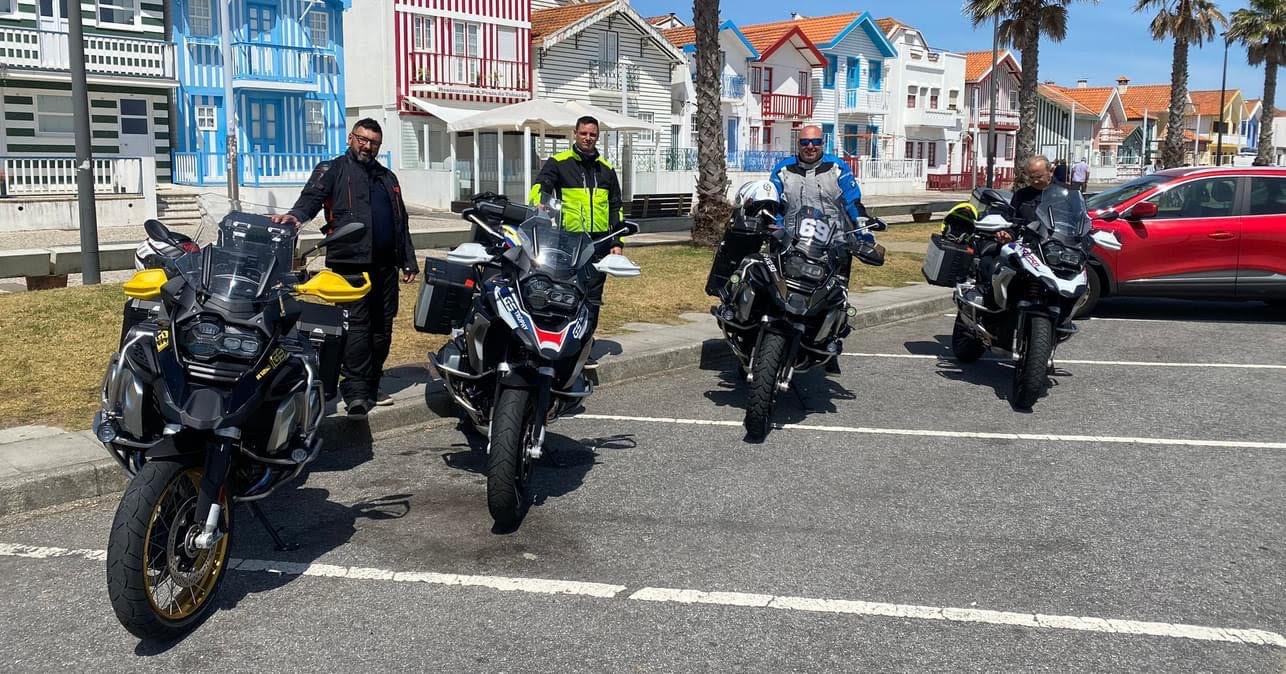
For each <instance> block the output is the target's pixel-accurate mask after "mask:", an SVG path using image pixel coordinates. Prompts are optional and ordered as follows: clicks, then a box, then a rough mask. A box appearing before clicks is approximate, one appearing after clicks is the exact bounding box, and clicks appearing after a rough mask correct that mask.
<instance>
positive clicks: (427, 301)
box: [416, 198, 640, 529]
mask: <svg viewBox="0 0 1286 674" xmlns="http://www.w3.org/2000/svg"><path fill="white" fill-rule="evenodd" d="M569 215H571V213H568V212H566V211H565V210H564V205H562V204H560V203H558V202H557V201H554V200H549V199H546V200H544V201H543V202H542V203H541V205H540V206H539V207H526V206H521V205H517V204H510V203H508V202H507V201H505V200H503V198H496V199H479V200H476V201H475V206H474V207H472V208H469V209H466V210H465V211H464V212H463V217H464V218H465V219H466V220H469V221H470V222H472V223H473V224H474V226H475V228H476V235H477V237H476V238H479V239H482V240H485V241H486V242H487V243H480V242H477V241H473V242H469V243H464V244H461V245H460V246H458V247H456V248H455V249H454V250H452V251H451V252H450V253H449V254H448V255H447V259H446V262H445V264H444V263H443V262H441V261H439V260H434V259H432V258H429V259H428V260H426V261H425V268H426V273H425V285H424V286H423V292H422V294H421V296H420V299H419V301H418V302H417V308H416V316H417V318H416V327H417V329H419V330H421V331H424V332H433V333H438V334H451V335H452V338H451V339H450V340H448V341H447V343H446V344H445V345H444V346H443V347H442V348H441V349H440V350H439V351H438V352H436V353H432V354H429V370H430V372H431V373H432V374H433V376H434V377H435V378H437V379H440V380H441V381H442V382H443V383H444V384H445V385H446V389H447V391H448V392H449V393H450V395H451V397H452V399H453V400H454V402H455V403H456V404H457V405H459V407H460V409H462V410H463V411H464V415H465V417H466V419H467V420H468V422H469V423H471V424H472V425H473V427H474V428H475V429H477V430H478V431H480V432H482V433H484V434H485V435H486V436H487V438H488V443H487V509H488V511H489V512H490V514H491V517H492V519H493V520H494V521H495V523H496V525H497V527H499V528H502V529H503V528H510V527H513V526H516V525H517V523H518V522H520V521H521V519H522V517H523V515H524V513H525V511H526V507H527V505H528V503H527V502H528V489H527V485H528V480H529V478H530V475H531V470H532V466H533V463H534V462H535V461H537V460H539V459H540V458H541V456H542V455H543V452H544V450H543V448H544V442H545V428H546V426H547V425H548V424H549V423H552V422H553V421H555V420H557V419H558V418H559V417H561V416H563V415H566V414H568V413H569V412H571V411H573V410H574V409H576V408H577V407H578V406H579V405H580V404H581V402H582V401H583V400H584V399H585V398H587V397H588V396H589V395H590V394H591V393H592V392H593V383H592V381H591V380H590V378H589V377H587V376H586V375H587V372H586V370H587V365H586V362H587V360H588V359H589V356H590V347H591V345H592V343H593V337H594V328H595V327H596V323H597V311H596V309H595V308H593V307H591V306H590V304H589V301H590V296H591V291H592V289H593V286H594V284H595V283H596V282H601V280H600V279H601V277H599V276H598V274H600V273H601V274H607V275H610V276H618V277H632V276H638V275H639V273H640V270H639V268H638V266H636V265H635V264H634V263H633V262H631V261H630V260H629V259H627V258H626V257H625V256H623V255H619V254H612V255H606V253H607V252H608V250H609V249H610V248H611V245H612V241H613V240H614V239H615V238H616V237H618V236H623V235H630V234H634V233H636V232H637V231H638V225H636V224H634V223H632V222H625V223H623V225H622V226H621V227H620V228H619V229H618V230H616V231H614V232H611V233H609V234H606V235H603V236H599V237H597V238H592V237H591V236H590V235H588V234H586V233H584V232H572V231H568V230H567V229H565V228H564V227H563V226H562V222H563V219H564V218H566V217H568V216H569ZM600 258H601V259H600Z"/></svg>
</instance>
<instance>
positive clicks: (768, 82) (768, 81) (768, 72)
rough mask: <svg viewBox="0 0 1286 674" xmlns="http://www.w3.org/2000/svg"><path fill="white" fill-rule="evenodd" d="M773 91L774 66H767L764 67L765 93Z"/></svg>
mask: <svg viewBox="0 0 1286 674" xmlns="http://www.w3.org/2000/svg"><path fill="white" fill-rule="evenodd" d="M772 92H773V88H772V68H768V67H765V68H764V93H765V94H771V93H772Z"/></svg>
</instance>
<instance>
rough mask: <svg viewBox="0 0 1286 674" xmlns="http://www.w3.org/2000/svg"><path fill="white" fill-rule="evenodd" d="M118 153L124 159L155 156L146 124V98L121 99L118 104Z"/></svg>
mask: <svg viewBox="0 0 1286 674" xmlns="http://www.w3.org/2000/svg"><path fill="white" fill-rule="evenodd" d="M120 106H121V107H120V113H121V114H120V117H119V120H120V122H119V124H120V135H119V136H118V138H119V144H120V153H121V155H123V156H126V157H151V156H152V155H154V154H156V148H155V147H154V143H152V133H151V129H150V124H149V123H148V113H147V107H148V106H147V99H146V98H122V99H121V102H120Z"/></svg>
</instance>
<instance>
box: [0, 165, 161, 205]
mask: <svg viewBox="0 0 1286 674" xmlns="http://www.w3.org/2000/svg"><path fill="white" fill-rule="evenodd" d="M94 191H95V192H97V193H100V194H142V193H143V166H142V161H141V160H140V159H139V158H138V157H116V158H110V159H108V158H104V159H95V160H94ZM75 193H76V158H75V157H30V156H21V157H18V156H12V157H0V194H3V195H4V196H15V195H24V194H75Z"/></svg>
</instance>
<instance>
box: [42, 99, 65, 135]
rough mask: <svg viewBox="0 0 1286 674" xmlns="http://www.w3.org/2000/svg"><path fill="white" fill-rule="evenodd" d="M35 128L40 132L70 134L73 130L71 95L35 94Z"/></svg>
mask: <svg viewBox="0 0 1286 674" xmlns="http://www.w3.org/2000/svg"><path fill="white" fill-rule="evenodd" d="M36 129H37V130H38V131H40V133H48V134H71V132H72V131H74V130H75V126H74V123H73V122H72V111H71V96H52V95H48V94H42V95H39V96H36Z"/></svg>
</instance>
